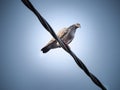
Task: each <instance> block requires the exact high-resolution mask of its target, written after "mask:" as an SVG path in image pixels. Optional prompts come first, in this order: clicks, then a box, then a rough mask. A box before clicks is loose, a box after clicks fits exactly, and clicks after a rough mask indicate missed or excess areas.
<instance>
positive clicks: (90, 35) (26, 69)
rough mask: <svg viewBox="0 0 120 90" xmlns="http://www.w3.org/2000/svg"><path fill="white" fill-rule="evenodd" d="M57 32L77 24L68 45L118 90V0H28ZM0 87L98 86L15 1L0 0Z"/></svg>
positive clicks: (78, 89)
mask: <svg viewBox="0 0 120 90" xmlns="http://www.w3.org/2000/svg"><path fill="white" fill-rule="evenodd" d="M30 1H31V2H32V4H33V5H34V6H35V8H36V9H37V10H38V11H39V12H40V13H41V15H42V16H43V17H44V18H45V19H46V20H47V21H48V23H49V24H50V25H51V26H52V27H53V29H54V31H55V32H56V33H57V32H58V31H59V30H60V29H61V28H64V27H69V26H70V25H72V24H75V23H80V24H81V28H79V29H77V30H76V34H75V38H74V40H73V41H72V42H71V44H70V45H69V46H70V47H71V50H72V51H73V52H74V53H75V54H76V55H77V56H78V57H79V58H80V59H81V60H82V61H83V63H84V64H85V65H86V66H87V68H88V69H89V71H90V72H91V73H93V74H94V75H95V76H96V77H97V78H98V79H99V80H100V81H101V82H102V83H103V85H105V87H106V88H107V89H108V90H120V87H119V84H120V77H119V76H120V72H119V69H120V10H119V9H120V1H119V0H30ZM0 11H1V12H0V90H101V89H100V88H99V87H98V86H96V85H95V84H94V83H93V82H92V81H91V79H90V78H89V77H88V76H87V75H86V74H85V73H84V72H83V71H82V70H81V69H80V68H79V67H78V66H77V64H76V63H75V61H74V59H73V58H72V57H71V56H70V55H69V54H68V53H66V52H65V51H64V50H63V49H62V48H58V49H52V50H50V51H49V52H48V53H45V54H44V53H42V52H41V48H42V47H44V45H46V44H47V42H48V41H49V40H50V39H51V38H52V36H51V35H50V34H49V33H48V32H47V31H46V30H45V29H44V27H43V26H42V25H41V24H40V22H39V20H38V19H37V17H36V16H35V15H34V14H33V13H32V12H31V11H30V10H29V9H28V8H27V7H26V6H24V4H23V3H22V2H21V1H20V0H0Z"/></svg>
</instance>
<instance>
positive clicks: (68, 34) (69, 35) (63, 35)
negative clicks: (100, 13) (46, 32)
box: [41, 23, 81, 53]
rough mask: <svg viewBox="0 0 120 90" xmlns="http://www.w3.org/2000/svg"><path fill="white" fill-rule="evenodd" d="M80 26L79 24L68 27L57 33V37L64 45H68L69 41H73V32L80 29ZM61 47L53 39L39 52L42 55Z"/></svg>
mask: <svg viewBox="0 0 120 90" xmlns="http://www.w3.org/2000/svg"><path fill="white" fill-rule="evenodd" d="M80 27H81V25H80V24H79V23H76V24H73V25H71V26H69V27H68V28H63V29H61V30H60V31H59V32H58V33H57V36H58V37H59V38H60V39H61V40H62V41H63V42H64V43H65V44H67V45H68V44H69V43H71V41H72V40H73V38H74V36H75V32H76V29H77V28H80ZM58 47H61V46H60V44H59V43H58V42H57V41H56V40H55V39H54V38H52V39H51V40H50V41H49V42H48V43H47V45H45V46H44V47H43V48H42V49H41V51H42V52H43V53H47V52H48V51H49V50H50V49H55V48H58Z"/></svg>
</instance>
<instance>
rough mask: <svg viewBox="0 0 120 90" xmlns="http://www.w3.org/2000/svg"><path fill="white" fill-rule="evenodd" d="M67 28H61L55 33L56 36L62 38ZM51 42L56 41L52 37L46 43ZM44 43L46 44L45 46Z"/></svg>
mask: <svg viewBox="0 0 120 90" xmlns="http://www.w3.org/2000/svg"><path fill="white" fill-rule="evenodd" d="M67 31H68V29H67V28H62V29H61V30H60V31H59V32H58V33H57V36H58V37H59V38H62V37H63V36H64V35H65V34H66V33H67ZM53 42H57V41H56V40H55V39H54V38H52V39H51V40H50V41H49V42H48V43H47V45H49V44H51V43H53ZM47 45H46V46H47Z"/></svg>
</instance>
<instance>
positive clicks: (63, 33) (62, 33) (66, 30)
mask: <svg viewBox="0 0 120 90" xmlns="http://www.w3.org/2000/svg"><path fill="white" fill-rule="evenodd" d="M67 32H68V29H67V28H62V29H61V30H60V31H59V32H58V33H57V36H58V37H59V38H62V37H64V35H66V33H67Z"/></svg>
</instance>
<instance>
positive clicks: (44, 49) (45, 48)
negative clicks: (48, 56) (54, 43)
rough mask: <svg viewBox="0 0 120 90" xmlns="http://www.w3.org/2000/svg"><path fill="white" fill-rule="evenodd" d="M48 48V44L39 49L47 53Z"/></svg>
mask: <svg viewBox="0 0 120 90" xmlns="http://www.w3.org/2000/svg"><path fill="white" fill-rule="evenodd" d="M50 49H51V48H50V46H45V47H43V48H42V49H41V51H43V53H47V52H48V51H49V50H50Z"/></svg>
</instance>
